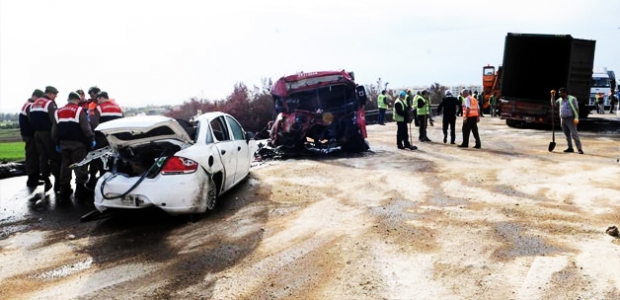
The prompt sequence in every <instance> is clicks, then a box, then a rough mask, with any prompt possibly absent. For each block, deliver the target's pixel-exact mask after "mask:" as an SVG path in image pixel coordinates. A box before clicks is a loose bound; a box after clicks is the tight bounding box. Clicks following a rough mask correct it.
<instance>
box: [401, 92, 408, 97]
mask: <svg viewBox="0 0 620 300" xmlns="http://www.w3.org/2000/svg"><path fill="white" fill-rule="evenodd" d="M399 95H400V96H401V97H405V96H406V95H407V93H405V91H400V94H399Z"/></svg>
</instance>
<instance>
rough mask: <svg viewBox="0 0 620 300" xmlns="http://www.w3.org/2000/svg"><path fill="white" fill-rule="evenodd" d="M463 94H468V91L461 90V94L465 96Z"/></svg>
mask: <svg viewBox="0 0 620 300" xmlns="http://www.w3.org/2000/svg"><path fill="white" fill-rule="evenodd" d="M465 93H468V94H469V91H467V89H463V90H462V91H461V94H465Z"/></svg>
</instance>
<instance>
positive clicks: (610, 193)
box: [0, 115, 620, 299]
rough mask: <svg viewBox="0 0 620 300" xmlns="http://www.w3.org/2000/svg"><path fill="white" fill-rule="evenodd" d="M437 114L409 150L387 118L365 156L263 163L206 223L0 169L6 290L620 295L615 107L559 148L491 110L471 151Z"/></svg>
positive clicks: (542, 132) (1, 271) (43, 293)
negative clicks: (573, 149)
mask: <svg viewBox="0 0 620 300" xmlns="http://www.w3.org/2000/svg"><path fill="white" fill-rule="evenodd" d="M439 123H440V122H436V123H435V126H436V127H435V128H430V129H429V131H430V133H429V136H430V138H431V139H432V140H435V141H436V142H435V143H415V144H416V145H417V146H418V147H419V148H420V149H419V150H418V151H403V150H398V149H396V147H395V145H394V132H395V126H394V125H393V124H388V126H379V125H372V127H370V128H369V140H370V143H371V148H372V149H373V153H370V154H368V155H362V156H356V157H337V158H333V159H320V160H315V159H308V158H302V159H291V160H286V161H271V162H268V163H265V164H264V165H260V166H258V167H257V168H253V170H252V174H251V175H250V178H249V179H248V180H247V181H245V182H243V183H242V184H241V185H240V186H238V187H237V188H235V189H233V190H232V191H230V193H228V194H226V195H225V196H224V197H222V199H220V200H221V201H220V202H219V203H218V205H217V207H216V210H215V211H213V212H209V213H207V214H205V215H203V216H202V217H200V218H198V219H195V220H190V219H189V218H187V217H169V216H167V215H165V214H163V213H161V212H159V211H157V210H148V211H140V212H136V211H132V212H128V213H124V214H117V215H113V216H111V217H108V218H103V219H99V220H95V221H92V222H87V223H80V217H81V216H83V215H84V214H86V213H88V212H90V211H92V210H93V209H94V207H93V206H92V203H90V202H91V201H71V202H67V203H58V202H57V201H56V200H55V197H54V196H53V195H49V193H48V197H40V195H41V193H42V191H41V188H42V187H39V188H38V190H35V191H29V190H28V189H27V188H26V186H25V184H26V177H24V176H22V177H15V178H9V179H3V180H0V291H2V295H3V296H5V297H8V298H9V299H74V298H80V299H102V298H117V299H172V298H192V299H195V298H201V297H202V298H205V299H209V298H214V299H239V298H245V299H271V298H291V299H299V298H311V299H325V298H340V299H377V298H387V299H396V298H420V299H422V298H424V299H430V298H442V297H443V298H451V299H454V298H461V299H474V298H479V299H484V298H494V299H508V298H521V299H531V298H534V299H537V298H549V299H551V298H554V295H556V296H557V295H567V298H575V299H576V298H579V297H582V298H615V297H618V296H620V293H618V290H620V280H618V279H617V278H620V274H619V273H620V272H619V271H617V270H619V269H620V266H618V264H619V263H617V260H615V259H613V257H617V255H618V253H619V251H620V250H619V249H620V248H618V247H617V245H618V244H620V242H618V241H619V240H618V239H613V238H611V237H609V236H606V235H605V234H604V230H605V228H606V226H608V225H612V224H614V223H613V222H617V221H618V218H617V212H618V209H617V208H616V207H617V205H615V202H613V201H611V200H610V199H609V197H612V198H613V197H616V196H618V195H620V189H619V188H617V185H614V184H613V182H615V181H617V179H615V178H610V177H615V176H616V175H617V174H618V168H619V164H618V163H616V157H618V156H620V148H618V146H617V145H618V135H617V133H618V130H619V128H620V126H619V125H620V122H619V120H618V117H616V116H611V115H603V116H597V115H593V116H592V118H589V119H588V120H582V122H581V124H580V131H581V132H582V139H583V140H584V148H585V149H584V150H585V151H586V154H585V155H578V154H564V153H561V150H562V149H563V148H564V147H565V142H564V137H563V134H562V133H561V132H559V131H558V132H556V142H557V143H558V146H557V148H556V150H555V152H554V153H549V152H547V150H546V148H547V143H548V142H549V141H550V140H551V132H550V129H549V128H540V127H539V126H526V127H525V128H521V129H512V128H507V127H506V126H505V125H503V124H502V123H501V121H499V120H497V119H490V118H485V120H483V121H482V122H481V134H482V135H483V149H480V150H476V149H471V148H470V149H459V148H456V147H453V145H446V144H443V143H441V142H440V140H441V137H440V135H441V133H440V131H439V129H438V128H437V124H439ZM457 132H458V131H457ZM457 135H458V136H459V138H458V139H457V141H459V140H460V134H458V133H457ZM415 136H417V134H415V132H414V137H415ZM472 167H473V168H472ZM463 170H469V171H467V172H465V171H463ZM572 170H579V172H577V171H575V172H574V174H573V171H572ZM369 174H372V176H369ZM37 195H39V196H37ZM614 199H615V198H614ZM616 225H617V224H616ZM610 241H611V242H610ZM607 258H609V259H607ZM412 291H413V292H412ZM414 292H415V293H414ZM0 298H2V297H0Z"/></svg>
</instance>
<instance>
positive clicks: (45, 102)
mask: <svg viewBox="0 0 620 300" xmlns="http://www.w3.org/2000/svg"><path fill="white" fill-rule="evenodd" d="M57 95H58V90H57V89H56V88H55V87H53V86H48V87H46V88H45V95H43V97H41V98H39V99H37V100H35V101H34V103H32V106H31V107H30V113H29V114H28V120H30V123H31V124H32V127H33V128H34V141H35V144H36V146H37V152H38V153H39V171H40V172H41V174H40V175H41V179H43V180H44V181H45V191H48V190H49V189H51V188H52V183H51V181H50V178H49V177H50V173H51V174H52V175H54V192H58V191H59V185H58V177H59V176H60V155H58V152H56V145H55V144H54V141H52V137H51V131H52V127H53V126H54V125H55V123H56V102H55V101H54V100H55V99H56V96H57Z"/></svg>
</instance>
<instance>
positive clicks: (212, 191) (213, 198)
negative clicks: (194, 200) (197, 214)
mask: <svg viewBox="0 0 620 300" xmlns="http://www.w3.org/2000/svg"><path fill="white" fill-rule="evenodd" d="M208 185H209V191H208V192H207V209H208V210H213V209H214V208H215V204H216V203H217V187H216V185H215V180H213V176H209V183H208Z"/></svg>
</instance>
